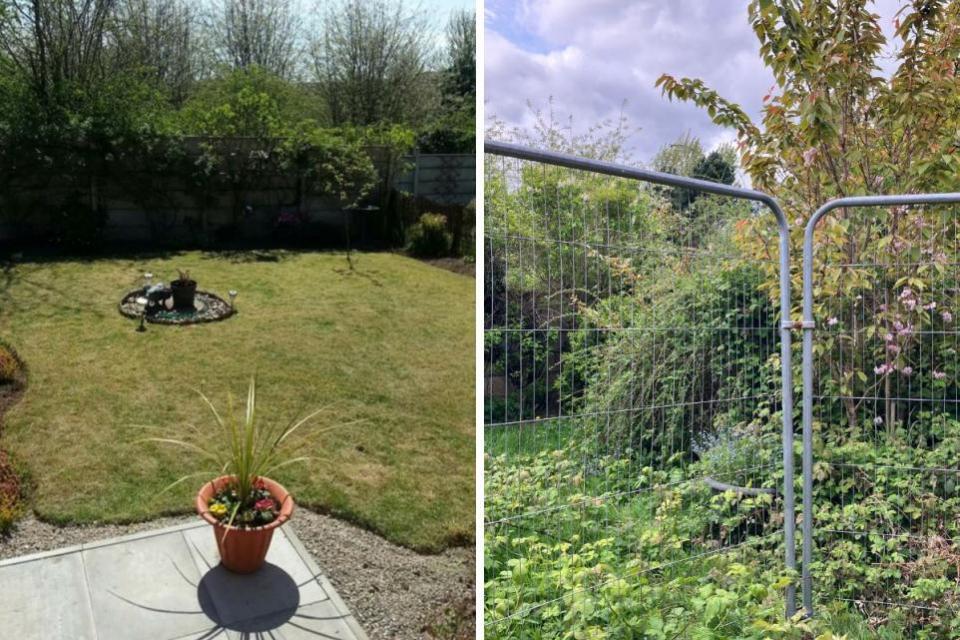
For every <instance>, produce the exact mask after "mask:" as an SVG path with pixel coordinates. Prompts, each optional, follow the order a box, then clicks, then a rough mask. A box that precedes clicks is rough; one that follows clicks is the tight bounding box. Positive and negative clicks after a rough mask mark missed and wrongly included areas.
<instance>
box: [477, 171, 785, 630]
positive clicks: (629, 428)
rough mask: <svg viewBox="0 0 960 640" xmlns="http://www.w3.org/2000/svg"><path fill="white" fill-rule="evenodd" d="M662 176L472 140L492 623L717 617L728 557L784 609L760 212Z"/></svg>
mask: <svg viewBox="0 0 960 640" xmlns="http://www.w3.org/2000/svg"><path fill="white" fill-rule="evenodd" d="M678 188H679V187H664V186H658V185H651V184H647V183H644V182H638V181H637V180H633V179H626V178H620V177H612V176H610V175H603V174H599V173H594V172H591V171H585V170H580V169H576V168H566V167H562V166H555V165H552V164H549V163H545V162H534V161H529V160H520V159H516V158H512V157H505V156H501V155H494V154H489V153H488V155H487V156H486V162H485V229H484V253H485V272H484V278H485V281H484V289H485V296H484V297H485V301H484V305H485V309H484V312H485V324H484V358H485V362H484V372H485V389H484V403H485V404H484V417H485V420H484V422H485V425H484V427H485V428H484V435H485V476H484V478H485V479H484V481H485V558H484V563H485V564H484V567H485V608H486V610H485V612H484V615H485V628H486V634H487V636H488V637H555V636H560V635H566V634H571V635H574V634H579V635H577V637H588V636H589V634H590V632H591V630H597V629H604V630H606V631H607V632H612V634H613V635H616V631H615V630H616V629H620V632H621V633H628V634H641V635H642V634H644V633H648V632H650V633H653V632H654V631H656V630H660V631H662V632H663V633H666V634H667V635H666V636H665V637H685V633H686V631H689V630H692V629H693V627H694V626H696V625H714V626H719V627H724V626H726V627H729V628H735V627H736V625H737V624H746V623H745V622H744V621H743V620H741V619H738V618H737V617H736V616H728V617H726V618H724V617H723V616H718V612H717V611H716V610H715V607H716V606H719V605H715V603H716V602H717V601H718V597H719V596H717V594H730V593H734V592H735V591H736V589H738V588H739V587H740V586H742V585H740V583H739V582H738V579H739V577H740V576H741V575H743V574H746V573H749V574H750V575H752V576H764V577H766V578H768V581H767V582H766V583H764V584H766V585H769V586H770V588H771V591H772V592H773V595H772V596H770V594H767V595H766V596H763V597H760V596H758V597H757V599H758V601H759V600H763V598H764V597H766V598H767V601H768V602H774V603H775V604H773V605H771V606H775V607H777V608H778V611H779V612H780V615H782V612H783V609H784V602H783V597H784V596H783V587H784V586H785V584H786V582H788V581H789V580H788V579H787V580H786V581H785V580H784V579H782V576H783V575H784V573H785V569H784V529H785V527H784V523H785V517H784V499H783V487H784V466H783V459H784V458H783V453H784V449H783V445H782V433H781V429H782V427H781V422H782V415H781V413H780V412H781V408H782V388H781V376H782V370H781V360H780V359H781V331H780V307H779V304H778V300H779V299H780V291H779V286H778V285H777V274H778V273H779V271H780V267H781V256H780V253H779V250H778V235H777V225H776V224H774V218H773V216H771V215H770V214H769V212H767V211H765V210H763V209H762V207H759V206H757V205H756V204H755V203H751V202H749V201H746V200H738V199H736V198H731V197H723V196H718V195H710V194H701V193H696V192H692V193H682V194H677V193H676V189H678ZM678 195H680V196H682V197H677V196H678ZM677 203H680V204H679V205H678V204H677ZM765 221H766V222H768V223H769V224H766V225H765V224H764V222H765ZM744 224H746V225H747V226H749V228H750V232H754V233H758V234H760V235H761V236H763V238H764V242H766V241H769V242H766V244H765V245H764V244H763V242H761V243H760V245H761V246H767V248H768V249H767V250H766V251H760V252H759V253H757V252H753V253H751V254H750V255H749V256H748V255H747V253H746V252H745V251H744V250H743V248H742V246H741V242H742V240H743V239H742V237H741V236H742V235H743V234H745V233H747V231H745V230H744V229H743V228H741V227H742V226H743V225H744ZM787 353H789V349H788V350H787ZM788 366H789V365H788ZM723 597H726V596H723ZM698 603H699V604H698ZM711 603H714V604H711ZM698 607H699V608H698ZM612 630H614V631H612ZM652 637H656V636H652Z"/></svg>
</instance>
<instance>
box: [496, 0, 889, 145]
mask: <svg viewBox="0 0 960 640" xmlns="http://www.w3.org/2000/svg"><path fill="white" fill-rule="evenodd" d="M903 3H904V0H878V1H877V2H875V3H874V8H873V10H874V12H875V13H877V14H879V15H880V17H881V25H882V26H883V28H884V31H885V32H887V34H888V37H889V36H890V35H891V34H892V31H893V27H892V23H893V16H894V14H895V13H896V12H897V10H898V9H899V7H900V6H901V5H902V4H903ZM484 24H485V47H484V74H485V76H484V82H485V89H484V95H485V114H486V116H487V119H488V122H489V119H490V117H491V116H496V117H497V118H498V119H500V120H502V121H504V122H505V123H507V124H508V125H511V126H520V127H523V128H529V127H530V125H531V123H532V121H533V115H532V113H531V111H530V109H529V107H528V105H527V103H528V101H529V102H531V103H533V105H534V106H539V107H545V106H546V105H547V101H548V100H549V99H550V98H551V97H552V98H553V108H554V111H555V113H556V114H558V115H559V116H562V117H564V118H565V117H566V116H572V118H573V122H574V128H575V129H581V130H582V129H585V128H587V127H588V126H590V125H592V124H595V123H598V122H600V121H602V120H605V119H616V118H617V117H618V116H619V114H620V111H621V107H622V106H623V104H624V101H626V108H625V109H624V115H626V117H627V119H628V121H629V124H630V125H631V126H632V127H634V128H639V131H638V132H636V133H635V134H634V135H633V136H632V137H631V146H632V151H633V156H634V158H635V159H636V160H640V161H649V160H650V159H651V158H652V157H653V156H654V154H655V153H656V152H657V150H658V149H660V148H661V147H662V146H664V145H666V144H670V143H671V142H674V141H675V140H676V139H677V138H678V137H680V136H681V135H683V134H684V133H686V132H690V133H692V134H693V135H695V136H697V137H699V138H700V139H701V141H702V142H703V144H704V146H705V147H707V148H708V149H709V148H712V147H713V146H715V145H717V144H719V143H721V142H726V141H732V140H733V139H734V135H733V132H732V131H728V130H723V129H720V128H718V127H716V126H715V125H713V124H712V123H711V122H710V120H709V118H707V116H706V115H705V114H704V113H703V112H701V111H700V110H699V109H697V108H696V107H694V106H692V105H689V104H685V103H678V102H673V103H671V102H669V101H668V100H666V99H665V98H662V97H661V96H660V91H659V90H658V89H656V88H655V87H654V82H655V81H656V79H657V77H659V76H660V74H661V73H671V74H674V75H678V76H691V77H698V78H702V79H704V80H705V81H706V82H707V84H708V85H710V86H711V87H713V88H715V89H717V90H718V91H719V92H720V94H721V95H723V96H724V97H727V98H730V99H732V100H734V101H736V102H738V103H740V104H741V105H742V106H743V107H744V108H745V109H746V110H747V112H748V113H750V114H751V116H753V117H754V118H755V119H759V114H760V107H761V99H762V97H763V95H764V94H765V93H766V92H767V90H768V89H769V88H770V86H771V85H772V84H773V79H772V76H771V74H770V73H769V71H767V69H766V68H765V67H764V66H763V65H762V63H761V62H760V57H759V45H758V43H757V39H756V36H755V35H754V34H753V31H752V30H751V28H750V25H749V23H748V21H747V2H746V0H742V1H739V2H738V1H736V0H732V1H731V0H723V1H722V2H720V1H717V0H591V1H589V2H587V1H582V0H486V2H485V3H484ZM884 66H887V65H886V64H885V65H884Z"/></svg>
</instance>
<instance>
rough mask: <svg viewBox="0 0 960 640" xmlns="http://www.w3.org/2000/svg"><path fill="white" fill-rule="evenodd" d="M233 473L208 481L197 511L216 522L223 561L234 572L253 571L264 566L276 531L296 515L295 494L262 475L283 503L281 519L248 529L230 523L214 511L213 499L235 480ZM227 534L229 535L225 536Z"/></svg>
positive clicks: (278, 502)
mask: <svg viewBox="0 0 960 640" xmlns="http://www.w3.org/2000/svg"><path fill="white" fill-rule="evenodd" d="M233 478H234V477H233V476H220V477H219V478H217V479H215V480H211V481H210V482H208V483H206V484H204V485H203V486H202V487H201V488H200V492H199V493H197V513H199V514H200V517H201V518H203V519H204V520H206V521H207V522H209V523H210V524H212V525H213V535H214V537H215V538H216V539H217V548H218V549H219V550H220V562H221V563H222V564H223V566H224V567H226V568H227V569H229V570H230V571H233V572H234V573H253V572H254V571H256V570H257V569H259V568H260V567H261V566H263V563H264V560H266V557H267V550H268V549H269V548H270V541H271V540H272V539H273V530H274V529H276V528H277V527H279V526H280V525H282V524H283V523H284V522H286V521H287V520H289V519H290V516H291V515H293V496H291V495H290V494H289V493H288V492H287V490H286V489H284V488H283V485H281V484H280V483H278V482H274V481H273V480H271V479H270V478H260V479H261V480H262V481H263V483H264V485H266V487H267V491H269V492H270V495H272V496H273V498H274V500H276V501H277V504H279V505H280V513H279V514H278V515H277V518H276V519H275V520H274V521H273V522H271V523H269V524H265V525H263V526H259V527H253V528H251V529H247V528H244V527H234V526H230V527H228V526H226V525H224V524H223V523H222V522H220V520H218V519H217V518H215V517H214V516H213V514H212V513H210V507H209V506H208V505H209V504H210V499H211V498H213V496H214V495H216V493H217V492H218V491H220V490H221V489H223V488H225V487H227V486H228V485H230V484H231V483H232V482H233ZM224 534H226V535H224Z"/></svg>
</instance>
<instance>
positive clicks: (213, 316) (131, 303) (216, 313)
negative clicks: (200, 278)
mask: <svg viewBox="0 0 960 640" xmlns="http://www.w3.org/2000/svg"><path fill="white" fill-rule="evenodd" d="M142 295H143V290H142V289H136V290H134V291H131V292H129V293H128V294H127V295H125V296H124V297H123V300H121V301H120V313H121V314H123V315H125V316H126V317H128V318H134V319H139V318H140V314H141V313H142V312H143V306H142V305H141V304H139V303H138V302H137V298H139V297H140V296H142ZM193 306H194V308H193V310H192V311H191V310H188V311H182V310H179V309H166V308H162V307H161V308H160V309H158V310H157V311H154V312H152V313H147V315H146V320H147V322H151V323H153V324H199V323H201V322H216V321H217V320H225V319H227V318H229V317H230V316H232V315H233V314H234V313H236V312H235V311H234V308H233V307H232V306H230V303H229V302H227V301H226V300H224V299H223V298H221V297H220V296H218V295H216V294H214V293H210V292H209V291H197V293H196V296H195V297H194V303H193Z"/></svg>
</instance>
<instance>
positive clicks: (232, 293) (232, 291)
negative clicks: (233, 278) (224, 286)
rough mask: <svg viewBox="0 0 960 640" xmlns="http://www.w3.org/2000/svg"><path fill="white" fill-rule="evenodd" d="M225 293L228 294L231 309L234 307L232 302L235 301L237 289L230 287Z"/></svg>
mask: <svg viewBox="0 0 960 640" xmlns="http://www.w3.org/2000/svg"><path fill="white" fill-rule="evenodd" d="M227 295H228V296H230V308H231V309H233V307H234V304H233V303H234V302H235V301H236V299H237V290H236V289H230V291H228V292H227Z"/></svg>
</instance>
